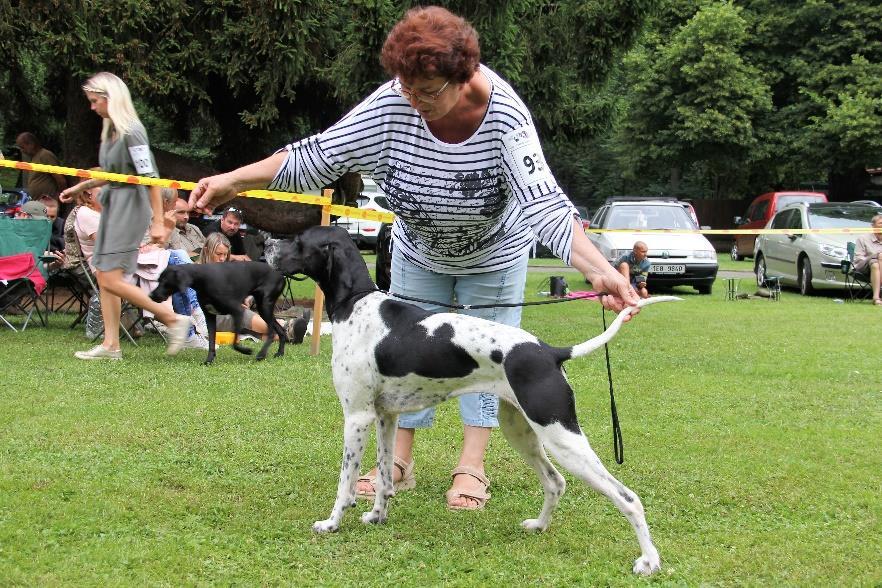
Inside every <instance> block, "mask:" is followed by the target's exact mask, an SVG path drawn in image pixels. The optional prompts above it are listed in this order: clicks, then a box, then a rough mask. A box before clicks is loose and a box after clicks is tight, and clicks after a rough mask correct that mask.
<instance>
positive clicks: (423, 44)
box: [380, 6, 481, 84]
mask: <svg viewBox="0 0 882 588" xmlns="http://www.w3.org/2000/svg"><path fill="white" fill-rule="evenodd" d="M480 61H481V47H480V45H479V44H478V33H477V31H475V29H474V27H472V25H470V24H469V23H468V21H467V20H465V19H464V18H462V17H459V16H456V15H455V14H453V13H451V12H450V11H449V10H447V9H445V8H441V7H440V6H428V7H419V8H411V9H410V10H408V11H407V13H406V14H405V15H404V18H402V19H401V20H400V21H398V24H396V25H395V26H394V27H393V28H392V30H391V31H390V32H389V36H388V37H386V42H385V43H384V44H383V51H382V52H381V54H380V63H381V64H382V66H383V69H385V70H386V73H388V74H389V75H390V76H392V77H398V78H400V79H402V80H405V81H412V80H414V79H416V78H435V77H442V78H445V79H447V80H450V81H451V82H454V83H458V84H461V83H464V82H467V81H468V80H470V79H471V77H472V76H473V75H474V73H475V71H476V70H477V69H478V65H479V63H480Z"/></svg>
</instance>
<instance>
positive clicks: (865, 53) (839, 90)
mask: <svg viewBox="0 0 882 588" xmlns="http://www.w3.org/2000/svg"><path fill="white" fill-rule="evenodd" d="M745 6H746V12H747V13H748V14H750V15H751V17H750V18H751V19H752V21H753V23H754V24H753V28H754V30H755V34H754V36H753V42H752V43H751V46H750V47H749V51H750V53H751V55H752V56H754V59H755V61H756V62H757V63H758V64H759V66H760V67H761V68H762V69H763V70H764V71H765V72H766V74H767V76H768V78H769V79H770V82H771V88H772V95H773V103H774V107H775V108H774V110H773V113H772V116H771V117H770V118H769V121H768V130H769V137H770V143H771V145H772V146H773V149H774V151H773V152H772V154H771V156H770V158H769V160H768V161H767V162H765V166H763V168H761V171H765V180H766V182H767V183H768V184H771V185H774V184H776V183H783V182H786V183H790V184H793V183H795V182H798V180H800V179H801V180H806V179H817V178H819V177H820V178H823V177H828V178H829V182H830V190H831V196H832V197H833V198H834V199H839V200H849V199H854V198H859V197H861V196H862V195H863V190H864V188H865V186H866V181H867V176H866V173H865V172H864V168H866V167H876V166H878V165H880V163H882V150H880V149H879V132H878V129H879V119H880V115H882V103H880V99H882V92H880V86H879V67H880V63H882V5H880V4H879V3H878V2H875V1H869V0H857V1H852V2H830V1H822V0H815V1H812V2H796V1H786V2H778V1H774V2H772V1H768V0H753V1H750V2H746V3H745ZM812 174H814V175H812ZM759 179H760V180H762V179H763V178H759Z"/></svg>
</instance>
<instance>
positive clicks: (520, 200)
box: [190, 6, 637, 509]
mask: <svg viewBox="0 0 882 588" xmlns="http://www.w3.org/2000/svg"><path fill="white" fill-rule="evenodd" d="M480 57H481V51H480V45H479V43H478V34H477V33H476V32H475V29H474V28H473V27H472V26H471V25H470V24H469V23H468V22H467V21H466V20H464V19H463V18H461V17H459V16H456V15H454V14H451V13H450V12H449V11H447V10H445V9H444V8H439V7H436V6H430V7H426V8H414V9H412V10H409V11H408V12H407V13H406V14H405V15H404V17H403V18H402V19H401V20H400V21H399V22H398V23H397V24H396V25H395V27H394V28H393V29H392V31H391V32H390V33H389V35H388V37H387V39H386V42H385V44H384V46H383V50H382V55H381V62H382V65H383V67H384V69H385V70H386V72H387V73H388V74H389V76H390V77H391V78H392V79H391V80H390V81H388V82H387V83H385V84H383V85H382V86H380V87H379V88H377V90H375V91H374V92H373V93H372V94H371V95H370V96H368V97H367V98H366V99H365V100H364V101H362V102H361V104H359V105H358V106H356V107H355V108H354V109H353V110H352V111H351V112H350V113H349V114H347V115H346V116H344V117H343V118H342V119H341V120H340V121H339V122H337V123H336V124H334V125H333V126H332V127H330V128H329V129H328V130H326V131H325V132H323V133H320V134H318V135H314V136H312V137H308V138H306V139H303V140H301V141H298V142H295V143H291V144H290V145H288V146H286V147H285V149H283V150H280V151H279V152H277V153H276V154H274V155H272V156H270V157H268V158H266V159H264V160H262V161H259V162H256V163H253V164H250V165H247V166H244V167H242V168H239V169H236V170H234V171H232V172H228V173H225V174H220V175H217V176H212V177H209V178H204V179H202V180H200V181H199V183H198V185H197V188H196V189H195V190H194V191H193V192H192V194H191V197H190V204H191V206H194V207H195V208H197V209H199V210H203V211H210V210H212V209H213V208H214V207H216V206H219V205H220V204H222V203H224V202H226V201H228V200H230V199H231V198H233V197H234V196H235V195H236V194H237V193H239V192H243V191H245V190H249V189H256V188H266V187H267V186H268V187H269V189H271V190H287V191H293V192H304V191H306V190H310V189H313V190H314V189H318V188H321V187H322V186H325V185H327V184H329V183H331V182H332V181H334V180H335V179H336V178H338V177H339V176H341V175H342V174H344V173H346V172H359V173H363V174H369V175H370V176H372V177H373V178H374V180H376V182H377V184H379V186H380V187H381V188H382V189H383V191H384V192H385V193H386V196H387V198H388V202H389V205H390V208H391V210H392V211H393V212H394V213H395V215H396V217H395V223H394V225H393V228H392V234H393V242H394V248H393V252H392V285H391V288H390V291H391V292H393V293H395V294H402V295H406V296H409V297H414V298H420V299H427V300H433V301H437V302H439V303H441V304H451V303H454V302H456V303H458V304H463V305H493V304H513V303H514V304H517V303H520V302H522V301H523V296H524V284H525V282H526V276H527V258H528V255H529V251H530V248H531V246H532V244H533V242H534V239H535V238H538V239H539V240H540V241H541V242H542V243H543V244H545V245H546V246H548V247H549V248H550V249H551V250H552V251H554V253H555V254H556V255H557V256H559V257H560V258H561V259H563V260H564V261H565V262H567V263H569V264H571V265H572V266H574V267H576V268H577V269H579V270H580V271H581V272H582V273H583V274H584V275H585V277H586V278H588V280H589V281H590V282H591V283H592V285H593V286H594V288H595V289H596V290H597V291H600V292H606V293H608V294H607V295H605V296H603V297H602V303H603V305H604V306H605V307H606V308H610V309H613V310H620V309H622V308H623V306H624V305H626V304H628V305H634V304H636V302H637V294H636V293H635V292H634V290H633V289H632V288H631V287H630V285H629V283H628V281H627V280H625V279H624V278H623V277H622V275H621V274H619V273H618V272H616V271H615V270H614V269H613V268H612V266H611V265H610V264H609V263H608V262H607V260H606V259H605V258H604V257H603V256H602V255H601V254H600V253H599V252H598V251H597V249H595V247H594V246H593V245H592V244H591V242H590V241H589V240H588V238H587V237H586V236H585V233H584V231H583V230H582V225H581V222H580V219H579V216H578V213H577V212H576V209H575V208H574V207H573V205H572V203H571V202H570V201H569V199H568V198H567V197H566V195H565V194H564V193H563V192H562V191H561V189H560V188H559V187H558V185H557V182H556V181H555V179H554V176H553V175H552V173H551V170H550V169H549V168H548V165H547V164H546V162H545V158H544V156H543V155H542V148H541V146H540V144H539V139H538V136H537V134H536V129H535V127H534V126H533V120H532V117H531V116H530V112H529V110H528V109H527V107H526V106H525V105H524V103H523V102H522V101H521V99H520V98H519V97H518V95H517V94H516V93H515V91H514V90H513V89H512V88H511V86H510V85H509V84H508V83H507V82H506V81H505V80H503V79H502V78H500V77H499V76H498V75H497V74H496V73H495V72H493V71H492V70H491V69H490V68H488V67H486V66H485V65H483V64H481V63H480ZM421 306H423V307H425V308H427V309H430V310H441V309H442V308H443V307H442V306H440V305H433V304H421ZM462 312H465V313H467V314H472V315H476V316H481V317H483V318H487V319H490V320H495V321H497V322H500V323H505V324H510V325H518V324H519V323H520V316H521V315H520V308H519V307H515V308H498V307H497V308H489V309H487V308H484V309H471V310H465V311H462ZM497 408H498V399H497V397H496V396H493V395H491V394H482V393H476V394H467V395H464V396H461V397H460V414H461V416H462V419H463V425H464V441H463V449H462V452H461V454H460V458H459V464H458V466H457V467H456V468H455V469H454V470H453V474H452V475H453V481H452V486H451V488H450V490H449V491H448V492H447V504H448V506H449V507H450V508H454V509H477V508H483V506H484V504H485V502H486V501H487V499H488V498H489V494H488V493H487V489H488V487H489V481H488V480H487V478H486V476H485V473H484V453H485V450H486V448H487V444H488V442H489V439H490V432H491V429H492V428H493V427H496V426H497ZM433 416H434V411H433V409H427V410H424V411H420V412H418V413H409V414H402V415H401V416H400V419H399V423H398V426H399V429H398V432H397V435H396V442H395V464H396V466H397V467H396V468H395V472H394V481H395V487H396V489H398V490H403V489H407V488H412V487H413V485H414V477H413V457H412V450H413V442H414V436H415V430H416V429H417V428H422V427H427V426H430V425H431V423H432V419H433ZM375 477H376V472H375V470H374V471H373V472H371V473H370V474H369V475H367V476H365V477H363V478H361V479H360V480H359V483H358V494H359V496H364V497H372V496H373V494H374V488H375Z"/></svg>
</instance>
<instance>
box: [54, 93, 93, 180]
mask: <svg viewBox="0 0 882 588" xmlns="http://www.w3.org/2000/svg"><path fill="white" fill-rule="evenodd" d="M64 100H65V103H66V106H67V116H66V118H65V122H64V136H63V143H62V146H61V154H60V159H61V162H62V165H64V166H67V167H76V168H80V169H89V168H90V167H94V166H96V165H98V146H99V145H100V144H101V117H99V116H96V115H95V113H93V112H92V111H91V109H90V108H89V101H88V100H86V97H85V96H84V95H83V90H82V88H80V80H79V78H78V77H76V76H68V81H67V86H66V88H65V92H64ZM68 182H73V183H75V178H68Z"/></svg>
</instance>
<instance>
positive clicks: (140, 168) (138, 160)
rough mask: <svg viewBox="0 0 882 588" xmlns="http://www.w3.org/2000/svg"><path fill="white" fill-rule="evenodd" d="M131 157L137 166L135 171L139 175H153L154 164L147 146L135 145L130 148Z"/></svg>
mask: <svg viewBox="0 0 882 588" xmlns="http://www.w3.org/2000/svg"><path fill="white" fill-rule="evenodd" d="M129 155H131V156H132V163H133V164H134V165H135V171H136V172H137V173H139V174H141V175H142V176H143V175H146V174H153V173H156V170H154V169H153V162H152V161H151V159H150V147H148V146H147V145H133V146H132V147H129Z"/></svg>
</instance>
